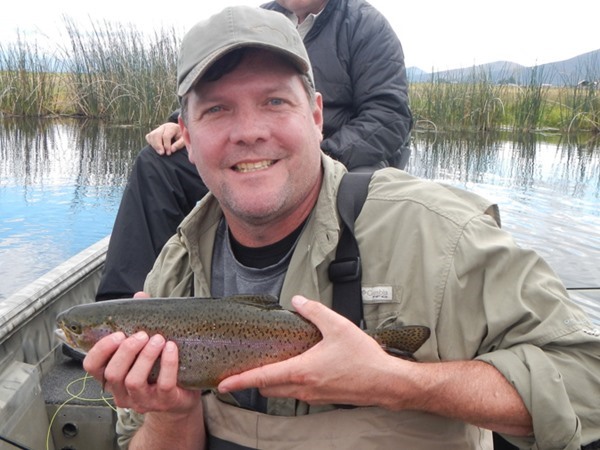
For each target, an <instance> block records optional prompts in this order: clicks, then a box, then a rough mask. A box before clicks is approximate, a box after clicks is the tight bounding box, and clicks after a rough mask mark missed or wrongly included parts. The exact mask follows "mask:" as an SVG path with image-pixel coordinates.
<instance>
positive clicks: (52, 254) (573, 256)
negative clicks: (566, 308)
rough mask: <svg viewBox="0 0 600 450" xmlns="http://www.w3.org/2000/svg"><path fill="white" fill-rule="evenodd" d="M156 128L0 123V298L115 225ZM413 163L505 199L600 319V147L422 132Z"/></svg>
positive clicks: (506, 218) (509, 211)
mask: <svg viewBox="0 0 600 450" xmlns="http://www.w3.org/2000/svg"><path fill="white" fill-rule="evenodd" d="M147 131H148V130H140V129H133V128H122V127H109V126H102V125H100V124H98V123H83V122H77V121H60V122H48V121H45V122H36V123H30V122H23V121H18V122H13V121H7V120H4V121H0V156H1V158H0V301H1V300H2V298H5V297H7V296H8V295H10V294H12V293H14V292H16V291H17V290H18V289H20V288H21V287H23V286H25V285H27V284H28V283H30V282H31V281H33V280H35V279H36V278H38V277H39V276H41V275H43V274H44V273H45V272H47V271H48V270H50V269H52V268H53V267H55V266H56V265H57V264H59V263H61V262H63V261H65V260H66V259H68V258H69V257H71V256H73V255H75V254H76V253H78V252H79V251H81V250H83V249H84V248H86V247H88V246H89V245H91V244H93V243H94V242H96V241H98V240H99V239H101V238H103V237H104V236H106V235H107V234H109V233H110V231H111V228H112V224H113V221H114V217H115V215H116V212H117V209H118V206H119V201H120V198H121V195H122V192H123V188H124V186H125V184H126V181H127V176H128V174H129V171H130V168H131V164H132V163H133V159H134V158H135V155H136V154H137V152H138V151H139V150H140V148H141V147H142V145H143V144H144V142H145V141H144V135H145V133H146V132H147ZM407 170H408V171H409V172H410V173H413V174H414V175H417V176H420V177H423V178H429V179H434V180H438V181H443V182H446V183H450V184H453V185H456V186H460V187H463V188H465V189H467V190H471V191H474V192H476V193H478V194H480V195H483V196H485V197H487V198H490V199H491V200H493V201H495V202H497V203H498V204H499V206H500V210H501V214H502V221H503V224H502V225H503V227H504V228H505V229H507V230H509V231H510V232H512V233H513V235H514V236H515V239H516V240H517V242H518V243H519V244H520V245H522V246H526V247H531V248H533V249H535V250H536V251H537V252H538V253H540V254H541V255H542V256H543V257H544V258H545V259H546V260H547V261H548V262H549V263H550V265H551V266H552V267H553V268H554V270H555V271H556V272H557V273H558V274H559V276H560V277H561V278H562V279H563V281H564V282H565V284H566V285H567V287H569V288H572V289H573V290H571V291H570V292H571V294H572V296H573V297H574V298H575V299H576V300H577V301H578V302H579V303H580V304H582V305H583V306H584V307H585V308H586V309H587V310H588V311H589V312H590V313H591V314H592V317H593V318H594V320H595V321H597V322H599V323H600V220H599V219H600V144H599V143H598V142H597V141H593V140H588V138H583V137H578V138H573V137H571V138H568V139H567V138H565V137H562V138H561V137H556V136H539V135H537V136H536V135H526V136H521V137H518V136H514V135H510V136H508V135H501V134H498V135H494V136H490V135H485V136H480V135H473V136H469V137H465V136H464V135H463V136H451V135H433V134H420V133H415V135H414V144H413V154H412V157H411V160H410V163H409V166H408V167H407Z"/></svg>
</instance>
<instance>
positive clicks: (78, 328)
mask: <svg viewBox="0 0 600 450" xmlns="http://www.w3.org/2000/svg"><path fill="white" fill-rule="evenodd" d="M69 330H71V332H73V333H75V334H80V333H81V325H77V324H72V325H69Z"/></svg>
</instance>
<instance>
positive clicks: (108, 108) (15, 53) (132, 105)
mask: <svg viewBox="0 0 600 450" xmlns="http://www.w3.org/2000/svg"><path fill="white" fill-rule="evenodd" d="M64 26H65V30H66V36H67V44H63V45H64V47H60V46H55V48H53V49H52V51H51V52H49V51H48V50H47V49H46V50H42V49H41V47H39V46H37V44H35V43H30V42H26V41H25V40H23V39H21V38H20V37H19V36H18V37H17V40H16V42H15V43H13V44H5V45H2V44H0V115H11V116H30V117H45V116H55V115H68V116H75V117H85V118H98V119H102V120H104V121H107V122H110V123H114V124H128V125H139V126H144V127H150V126H155V125H156V124H158V123H162V122H163V121H164V120H165V119H166V117H167V116H168V115H169V114H170V113H171V112H172V111H173V110H174V109H175V108H176V107H177V106H178V104H177V99H176V95H175V91H176V78H175V77H176V60H177V53H178V50H179V44H180V41H181V38H180V36H181V35H180V33H178V32H177V31H176V30H174V29H166V30H165V29H161V30H157V31H154V32H153V33H142V32H141V31H139V30H138V29H137V28H136V27H135V26H133V25H126V26H124V25H123V24H121V23H112V22H107V21H104V22H91V23H90V24H89V26H81V25H80V24H76V23H74V22H73V21H72V20H71V19H69V18H65V19H64ZM543 78H544V77H543V74H542V73H539V72H538V71H534V72H533V75H532V77H531V79H530V80H529V82H528V83H525V84H524V85H519V86H517V85H514V84H512V85H511V84H496V83H494V82H493V81H492V78H491V75H490V74H489V73H486V72H485V71H483V70H481V69H477V68H473V69H465V72H463V74H461V75H460V77H459V79H460V80H467V81H461V82H457V81H455V80H448V79H443V78H441V77H440V76H439V75H435V74H434V75H432V76H431V78H430V80H429V81H427V82H424V83H415V84H412V85H411V87H410V101H411V108H412V111H413V114H414V116H415V119H416V128H417V129H419V128H434V129H438V130H450V131H458V130H462V131H477V132H479V131H492V130H503V129H510V130H515V131H519V132H521V131H525V132H528V131H539V130H548V129H555V130H557V131H560V132H578V131H592V132H595V133H600V98H599V89H598V86H593V85H590V86H583V87H582V86H565V87H560V88H559V87H549V86H547V85H546V84H545V83H544V79H543Z"/></svg>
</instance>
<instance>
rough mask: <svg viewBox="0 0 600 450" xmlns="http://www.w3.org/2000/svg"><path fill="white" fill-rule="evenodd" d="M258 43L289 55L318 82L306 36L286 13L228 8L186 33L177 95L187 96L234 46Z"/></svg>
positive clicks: (180, 56) (179, 62)
mask: <svg viewBox="0 0 600 450" xmlns="http://www.w3.org/2000/svg"><path fill="white" fill-rule="evenodd" d="M242 47H257V48H264V49H266V50H271V51H273V52H275V53H279V54H281V55H283V56H285V57H287V58H288V59H289V60H290V61H291V62H292V63H293V64H294V65H295V66H296V68H297V69H298V70H299V71H300V73H302V74H307V75H308V76H309V78H310V81H311V82H312V84H313V86H314V80H313V74H312V68H311V65H310V61H309V59H308V54H307V53H306V48H305V47H304V43H303V42H302V38H301V37H300V35H299V34H298V32H297V31H296V28H295V27H294V25H293V24H292V21H291V20H289V19H288V18H287V17H285V15H283V14H281V13H279V12H275V11H269V10H265V9H262V8H258V7H251V6H234V7H229V8H226V9H224V10H223V11H221V12H220V13H218V14H215V15H214V16H212V17H210V18H209V19H207V20H204V21H202V22H199V23H197V24H196V25H194V27H193V28H192V29H190V31H188V32H187V34H186V35H185V36H184V37H183V41H182V43H181V49H180V52H179V60H178V62H177V95H178V96H179V97H182V96H184V95H185V94H186V93H187V92H188V91H189V90H190V89H191V88H192V87H193V86H194V84H195V83H196V82H197V80H199V79H200V78H201V77H202V75H204V73H205V72H206V70H207V69H208V68H209V67H210V66H211V65H212V64H214V63H215V62H216V61H217V60H218V59H220V58H221V57H222V56H224V55H225V54H226V53H229V52H230V51H232V50H235V49H237V48H242Z"/></svg>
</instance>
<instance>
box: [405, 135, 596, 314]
mask: <svg viewBox="0 0 600 450" xmlns="http://www.w3.org/2000/svg"><path fill="white" fill-rule="evenodd" d="M407 170H408V171H410V172H411V173H413V174H415V175H417V176H421V177H425V178H430V179H434V180H438V181H443V182H446V183H450V184H453V185H456V186H460V187H463V188H465V189H467V190H471V191H474V192H476V193H478V194H480V195H483V196H484V197H487V198H489V199H491V200H493V201H495V202H497V203H498V205H499V206H500V210H501V215H502V223H503V227H504V228H505V229H507V230H508V231H510V232H511V233H512V234H513V236H514V237H515V239H516V241H517V242H518V243H519V244H520V245H521V246H524V247H528V248H532V249H534V250H535V251H537V252H538V253H539V254H540V255H542V256H543V257H544V258H545V259H546V261H548V263H549V264H550V265H551V266H552V268H553V269H554V270H555V271H556V272H557V273H558V275H559V276H560V277H561V278H562V279H563V281H564V282H565V284H566V285H567V286H568V287H570V288H585V290H578V291H577V293H576V297H577V298H578V300H580V301H581V303H584V304H585V305H586V306H587V307H588V308H589V307H590V305H592V311H593V313H594V317H595V318H596V320H597V321H598V322H600V222H599V220H598V218H599V216H600V146H599V143H598V141H597V140H595V139H589V138H585V137H579V139H575V138H573V137H571V138H570V139H569V140H567V139H566V138H561V137H539V136H535V135H524V136H518V135H517V136H514V135H513V136H507V135H503V134H499V135H485V136H468V137H465V136H451V135H450V136H444V135H437V136H435V135H419V136H417V137H416V141H415V152H414V153H413V156H412V157H411V160H410V164H409V167H408V168H407ZM573 292H574V291H573ZM574 296H575V295H574Z"/></svg>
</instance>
